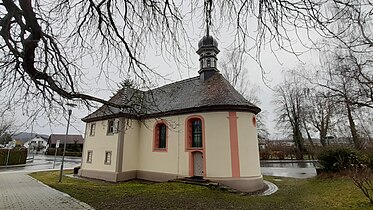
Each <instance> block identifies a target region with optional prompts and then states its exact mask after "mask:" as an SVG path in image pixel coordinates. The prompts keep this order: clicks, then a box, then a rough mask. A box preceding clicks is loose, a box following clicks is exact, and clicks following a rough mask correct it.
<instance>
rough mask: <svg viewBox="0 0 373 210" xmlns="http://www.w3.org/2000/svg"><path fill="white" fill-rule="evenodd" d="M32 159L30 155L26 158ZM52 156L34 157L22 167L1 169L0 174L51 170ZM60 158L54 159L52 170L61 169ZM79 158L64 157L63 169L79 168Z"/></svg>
mask: <svg viewBox="0 0 373 210" xmlns="http://www.w3.org/2000/svg"><path fill="white" fill-rule="evenodd" d="M29 158H32V155H29V156H28V159H29ZM53 161H54V156H51V155H35V156H34V160H33V161H32V162H31V161H27V163H26V164H25V165H22V166H9V167H8V168H6V167H3V166H2V167H1V168H0V173H10V172H34V171H45V170H53ZM61 161H62V156H57V157H56V164H55V167H54V169H55V170H59V169H60V168H61ZM80 163H81V157H66V156H65V160H64V169H73V168H74V167H76V166H80Z"/></svg>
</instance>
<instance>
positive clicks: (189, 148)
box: [186, 147, 203, 150]
mask: <svg viewBox="0 0 373 210" xmlns="http://www.w3.org/2000/svg"><path fill="white" fill-rule="evenodd" d="M186 150H203V147H188V148H186Z"/></svg>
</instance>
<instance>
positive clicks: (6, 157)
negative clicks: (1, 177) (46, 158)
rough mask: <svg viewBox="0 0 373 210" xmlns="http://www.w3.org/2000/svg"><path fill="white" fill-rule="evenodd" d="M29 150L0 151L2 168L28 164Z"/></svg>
mask: <svg viewBox="0 0 373 210" xmlns="http://www.w3.org/2000/svg"><path fill="white" fill-rule="evenodd" d="M26 158H27V149H25V148H14V149H0V166H2V165H18V164H26Z"/></svg>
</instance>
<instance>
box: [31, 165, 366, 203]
mask: <svg viewBox="0 0 373 210" xmlns="http://www.w3.org/2000/svg"><path fill="white" fill-rule="evenodd" d="M58 173H59V172H38V173H33V174H31V176H32V177H34V178H36V179H38V180H40V181H42V182H44V183H45V184H47V185H49V186H51V187H53V188H56V189H58V190H60V191H62V192H65V193H67V194H69V195H71V196H72V197H75V198H77V199H78V200H81V201H83V202H85V203H87V204H89V205H91V206H92V207H94V208H96V209H271V210H277V209H289V210H291V209H317V210H319V209H373V205H371V204H370V203H369V202H368V199H367V198H365V197H364V195H363V194H362V192H360V191H359V190H358V189H357V188H356V187H355V186H354V185H353V183H352V182H351V181H350V180H349V179H348V178H345V177H337V178H312V179H291V178H275V177H265V179H266V180H268V181H270V182H273V183H275V184H276V185H277V186H278V187H279V190H278V191H277V192H276V193H275V194H273V195H270V196H247V195H239V194H235V193H230V192H226V191H222V190H219V189H213V188H209V187H204V186H197V185H190V184H182V183H175V182H167V183H154V182H147V181H141V180H134V181H128V182H122V183H117V184H113V183H107V182H101V181H87V180H81V179H75V178H69V177H64V178H63V182H62V183H58ZM277 179H280V180H281V181H276V180H277Z"/></svg>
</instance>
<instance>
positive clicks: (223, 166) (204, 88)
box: [79, 35, 264, 192]
mask: <svg viewBox="0 0 373 210" xmlns="http://www.w3.org/2000/svg"><path fill="white" fill-rule="evenodd" d="M198 47H199V49H198V51H197V53H198V54H199V55H200V59H199V61H200V70H199V71H198V73H199V76H197V77H193V78H189V79H186V80H182V81H179V82H175V83H172V84H168V85H165V86H162V87H159V88H156V89H152V90H148V91H141V90H137V89H133V88H130V87H125V88H123V89H121V90H119V91H118V92H117V93H116V94H115V95H114V96H113V97H112V98H111V99H110V101H111V102H113V103H117V104H120V103H122V104H129V105H130V106H131V107H134V108H133V109H119V108H115V107H111V106H107V105H104V106H102V107H101V108H99V109H98V110H97V111H95V112H93V113H92V114H90V115H88V116H87V117H85V118H83V121H84V122H86V133H85V137H84V139H85V141H84V147H83V155H82V166H81V169H80V171H79V174H80V175H81V176H83V177H91V178H96V179H103V180H107V181H113V182H117V181H124V180H130V179H134V178H140V179H145V180H152V181H167V180H172V179H177V178H183V177H192V178H199V179H208V180H211V181H215V182H219V183H222V184H225V185H227V186H230V187H232V188H234V189H237V190H241V191H245V192H251V191H256V190H259V189H262V188H263V186H264V185H263V177H262V175H261V171H260V164H259V149H258V139H257V128H256V114H257V113H259V112H260V109H259V108H258V107H257V106H255V105H253V104H252V103H250V102H249V101H247V100H246V99H245V98H244V97H243V96H242V95H240V94H239V93H238V92H237V91H236V90H235V89H234V87H232V86H231V85H230V84H229V82H228V81H227V80H226V79H225V78H224V77H223V76H222V75H221V74H220V73H219V71H218V69H217V66H216V63H217V57H216V55H217V54H218V53H219V50H218V43H217V42H216V40H215V39H214V38H213V37H212V36H208V35H207V36H204V37H203V38H202V39H201V41H200V42H199V43H198Z"/></svg>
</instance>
